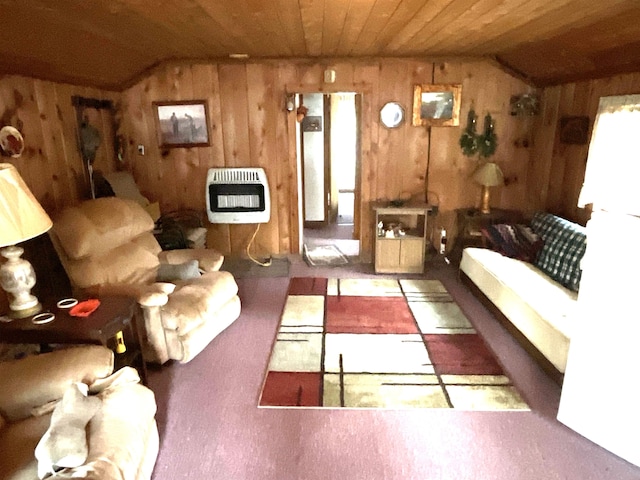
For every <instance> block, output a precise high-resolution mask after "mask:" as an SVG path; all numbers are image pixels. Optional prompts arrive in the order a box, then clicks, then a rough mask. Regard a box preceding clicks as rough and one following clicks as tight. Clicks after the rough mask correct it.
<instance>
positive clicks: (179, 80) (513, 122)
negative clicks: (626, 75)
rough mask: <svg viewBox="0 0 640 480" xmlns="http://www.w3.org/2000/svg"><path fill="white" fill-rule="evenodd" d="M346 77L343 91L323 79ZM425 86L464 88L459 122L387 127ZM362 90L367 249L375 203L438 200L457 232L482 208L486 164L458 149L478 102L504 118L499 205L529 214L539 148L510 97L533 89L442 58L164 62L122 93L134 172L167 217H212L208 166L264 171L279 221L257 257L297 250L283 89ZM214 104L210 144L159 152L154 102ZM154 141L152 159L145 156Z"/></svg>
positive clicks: (247, 229) (289, 120) (232, 246)
mask: <svg viewBox="0 0 640 480" xmlns="http://www.w3.org/2000/svg"><path fill="white" fill-rule="evenodd" d="M327 68H331V69H333V70H335V71H336V82H335V83H334V84H326V83H323V72H324V70H325V69H327ZM415 83H462V85H463V88H462V111H461V118H462V119H463V121H462V125H461V126H460V127H435V128H433V129H432V130H431V132H429V130H428V129H426V128H424V127H413V126H411V122H410V120H407V121H406V122H405V123H404V125H402V126H401V127H400V128H398V129H394V130H388V129H386V128H384V127H382V126H381V124H380V123H379V109H380V107H381V106H382V105H383V104H384V103H386V102H388V101H392V100H393V101H399V102H400V103H401V104H402V105H404V107H405V109H406V112H407V118H409V119H410V116H411V105H412V95H413V85H414V84H415ZM340 91H355V92H359V93H362V94H363V95H362V125H361V159H360V160H361V163H360V166H361V171H360V180H359V189H360V198H361V205H362V208H361V211H360V212H359V214H360V215H359V221H360V225H359V227H360V231H361V240H362V252H363V256H364V258H365V259H367V258H370V257H371V248H372V227H371V211H370V205H371V202H372V201H375V200H380V199H393V198H399V197H406V196H415V197H416V198H418V199H421V200H423V199H424V198H425V183H427V184H428V187H427V188H428V191H429V197H428V198H429V201H430V202H431V203H438V204H439V207H440V215H439V216H438V217H437V218H433V219H432V220H433V221H432V222H431V224H432V225H433V226H436V225H437V226H445V227H447V228H449V229H451V228H452V227H453V221H454V217H455V215H454V210H455V209H456V208H460V207H469V206H474V205H477V204H478V203H479V195H480V187H478V186H477V185H475V184H474V183H473V182H472V181H471V180H470V178H469V176H470V174H471V172H472V171H473V169H474V168H475V166H476V165H477V159H469V158H466V157H464V156H463V155H462V153H461V150H460V148H459V146H458V140H459V137H460V134H461V132H462V130H463V128H464V126H465V124H466V118H467V112H468V110H469V108H471V106H472V105H473V107H474V108H475V110H476V112H477V114H478V115H479V117H480V119H479V125H478V127H479V128H482V118H483V117H484V115H485V114H486V113H487V112H489V113H491V114H492V116H493V118H494V122H495V128H496V132H497V135H498V142H499V146H498V150H497V153H496V155H495V157H493V160H495V161H497V162H498V163H499V164H500V166H501V167H502V168H503V170H504V172H505V175H506V176H507V178H508V179H509V180H510V184H509V186H507V187H502V188H497V189H495V192H494V196H493V204H494V206H501V207H510V208H525V207H526V206H527V205H526V200H527V199H526V184H527V169H528V161H529V149H526V148H520V147H517V146H516V143H517V144H519V145H520V144H522V142H521V141H520V140H522V139H524V138H527V139H530V138H531V137H532V135H533V134H532V125H533V120H532V119H531V118H526V117H512V116H510V115H509V113H508V112H509V99H510V97H511V95H515V94H522V93H528V92H531V91H532V89H531V88H530V87H529V86H528V85H526V84H524V83H523V82H521V81H520V80H518V79H515V78H513V77H512V76H510V75H509V74H507V73H505V72H504V71H502V70H501V69H500V68H499V67H497V66H496V65H494V64H493V63H490V62H485V61H455V62H446V63H433V62H429V61H421V60H410V59H375V60H369V61H365V60H361V61H353V60H352V61H335V62H329V61H323V62H319V61H251V62H248V63H179V64H169V65H163V66H161V67H160V68H158V69H156V70H155V71H154V72H152V74H151V75H150V76H149V77H147V78H146V79H144V80H142V81H141V82H139V83H138V84H136V85H135V86H133V87H132V88H130V89H128V90H127V91H126V92H124V93H123V95H122V103H121V109H122V115H121V116H122V119H123V121H122V133H124V134H125V135H126V137H127V139H128V149H127V154H126V162H127V168H129V169H130V170H131V171H132V172H133V175H134V177H135V178H136V181H137V183H138V184H139V185H140V187H141V189H142V191H143V193H145V194H146V195H147V196H149V198H151V199H152V200H155V201H159V202H160V205H161V208H162V210H163V211H164V212H167V211H170V210H175V209H180V208H195V209H198V210H202V211H204V208H205V180H206V172H207V169H208V168H210V167H234V166H260V167H264V168H265V170H266V172H267V176H268V178H269V183H270V186H271V192H272V216H271V221H270V222H269V223H268V224H267V225H263V226H262V227H261V228H260V231H259V232H258V234H257V235H256V237H255V238H256V239H255V244H254V245H253V247H252V251H255V252H257V253H259V254H268V253H270V254H283V253H290V252H291V253H295V252H298V238H299V235H300V227H299V216H298V201H299V199H298V180H297V179H298V171H297V168H298V167H297V160H296V139H295V135H296V134H295V131H296V129H295V125H296V124H295V118H294V116H295V114H294V113H289V112H286V110H285V108H284V103H285V93H286V92H291V93H308V92H327V93H329V92H340ZM192 99H204V100H206V102H207V106H208V110H209V115H210V136H211V140H212V141H211V146H210V147H201V148H190V149H185V148H180V149H169V150H166V151H161V150H160V149H159V147H158V139H157V135H156V127H155V118H154V115H155V113H154V111H153V109H152V102H153V101H167V100H192ZM137 145H144V146H145V148H146V154H145V156H140V155H138V154H137ZM209 229H210V234H209V236H208V240H209V245H210V246H212V247H215V248H218V249H220V250H221V251H223V252H224V253H227V254H228V253H242V252H243V251H244V249H245V248H246V247H247V244H248V242H249V241H250V239H251V237H252V235H253V233H254V229H255V227H254V226H247V225H244V226H242V225H211V226H210V227H209Z"/></svg>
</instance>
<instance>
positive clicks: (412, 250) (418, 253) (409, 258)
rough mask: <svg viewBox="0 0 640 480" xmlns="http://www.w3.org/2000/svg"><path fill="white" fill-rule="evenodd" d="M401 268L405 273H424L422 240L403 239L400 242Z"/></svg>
mask: <svg viewBox="0 0 640 480" xmlns="http://www.w3.org/2000/svg"><path fill="white" fill-rule="evenodd" d="M400 266H401V267H402V270H403V271H405V272H410V273H420V272H422V271H424V240H423V239H422V238H403V239H402V240H401V241H400Z"/></svg>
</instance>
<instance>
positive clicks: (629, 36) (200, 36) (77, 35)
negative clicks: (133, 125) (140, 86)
mask: <svg viewBox="0 0 640 480" xmlns="http://www.w3.org/2000/svg"><path fill="white" fill-rule="evenodd" d="M0 12H2V13H1V14H0V40H1V41H0V58H1V59H2V61H0V72H3V73H9V74H20V75H27V76H31V77H36V78H43V79H47V80H53V81H62V82H69V83H74V84H78V85H91V86H96V87H100V88H106V89H113V90H120V89H123V88H125V87H126V86H127V85H128V84H130V83H131V82H133V81H134V80H135V79H137V78H139V77H140V75H142V74H144V72H146V71H147V70H148V69H150V68H151V67H153V66H154V65H157V64H159V63H161V62H162V61H164V60H175V59H196V60H206V59H211V60H219V59H222V58H225V59H228V57H229V55H230V54H235V53H241V54H248V55H249V56H250V58H253V59H260V58H275V59H281V58H317V59H319V60H320V59H322V58H327V59H331V58H344V57H353V58H367V57H419V58H425V59H431V58H448V57H460V56H462V57H491V58H495V59H496V60H497V61H498V62H500V63H501V64H503V65H504V66H505V67H507V68H510V69H511V70H512V71H513V72H514V73H516V74H518V75H520V76H522V77H523V78H525V79H527V80H528V81H530V82H531V83H532V84H534V85H537V86H546V85H553V84H558V83H564V82H567V81H574V80H581V79H588V78H596V77H602V76H608V75H612V74H617V73H625V72H635V71H640V1H639V0H0Z"/></svg>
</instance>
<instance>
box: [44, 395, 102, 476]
mask: <svg viewBox="0 0 640 480" xmlns="http://www.w3.org/2000/svg"><path fill="white" fill-rule="evenodd" d="M87 392H88V387H87V385H86V384H84V383H74V384H73V385H71V386H70V387H69V388H68V389H67V390H66V391H65V393H64V395H63V396H62V399H61V400H60V402H59V403H58V405H57V406H56V407H55V409H54V410H53V413H52V414H51V424H50V426H49V429H48V430H47V431H46V432H45V434H44V435H43V436H42V438H41V439H40V442H38V445H37V446H36V450H35V454H36V458H37V459H38V477H39V478H41V479H42V478H46V477H47V476H49V475H53V474H55V472H57V471H58V470H61V469H63V468H73V467H79V466H80V465H82V464H84V462H85V461H86V459H87V456H88V454H89V452H88V447H87V432H86V427H87V424H88V423H89V420H91V418H93V416H94V415H95V414H96V412H97V411H98V408H100V405H101V403H102V402H101V401H100V399H99V398H98V397H95V396H87Z"/></svg>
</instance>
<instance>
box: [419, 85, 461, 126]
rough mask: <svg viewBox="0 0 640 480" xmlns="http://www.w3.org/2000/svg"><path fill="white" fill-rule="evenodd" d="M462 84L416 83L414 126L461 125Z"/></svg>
mask: <svg viewBox="0 0 640 480" xmlns="http://www.w3.org/2000/svg"><path fill="white" fill-rule="evenodd" d="M461 94H462V85H459V84H445V85H414V87H413V118H412V123H413V125H414V126H416V127H419V126H422V125H425V126H437V127H454V126H458V125H460V96H461Z"/></svg>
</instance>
